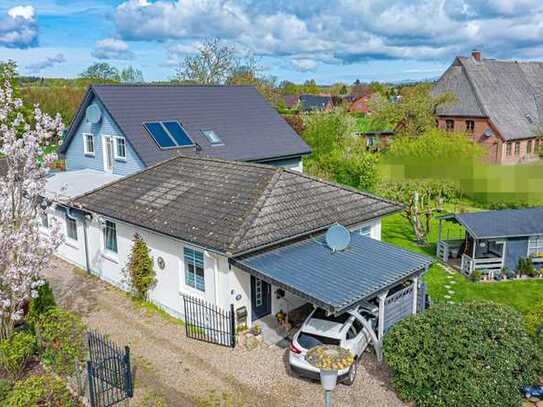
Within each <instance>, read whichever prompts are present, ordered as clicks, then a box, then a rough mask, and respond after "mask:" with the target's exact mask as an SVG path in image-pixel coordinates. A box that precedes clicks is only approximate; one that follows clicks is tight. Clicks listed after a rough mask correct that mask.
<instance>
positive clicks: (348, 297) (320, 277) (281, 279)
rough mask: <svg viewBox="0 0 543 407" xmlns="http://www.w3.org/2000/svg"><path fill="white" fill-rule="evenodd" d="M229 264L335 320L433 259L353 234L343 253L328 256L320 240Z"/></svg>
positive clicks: (330, 253)
mask: <svg viewBox="0 0 543 407" xmlns="http://www.w3.org/2000/svg"><path fill="white" fill-rule="evenodd" d="M231 262H232V263H234V264H235V265H237V266H238V267H240V268H241V269H243V270H245V271H247V272H249V273H251V274H254V275H255V276H256V277H257V278H260V279H262V280H264V281H267V282H269V283H272V284H274V285H277V286H279V287H283V288H286V289H288V290H290V291H292V292H294V293H295V294H297V295H299V296H301V297H303V298H306V299H307V300H309V301H311V302H312V303H313V304H316V305H318V306H319V307H321V308H324V309H325V310H327V311H329V312H333V313H337V314H339V313H341V312H343V311H345V310H346V309H348V308H349V307H352V306H353V305H355V304H357V303H359V302H360V301H362V300H364V299H370V298H372V297H373V296H375V295H376V294H377V293H379V292H381V291H383V290H386V289H388V288H390V287H392V286H394V285H397V284H398V282H399V281H402V280H404V279H406V278H408V277H409V276H411V275H412V274H414V273H417V272H420V270H421V269H424V268H426V267H428V266H429V265H430V264H431V263H432V259H431V258H430V257H429V256H425V255H422V254H417V253H413V252H410V251H408V250H405V249H401V248H399V247H396V246H393V245H390V244H387V243H383V242H381V241H378V240H375V239H371V238H369V237H363V236H360V235H359V234H357V233H352V235H351V243H350V245H349V247H348V248H347V249H345V250H343V251H338V252H334V253H332V251H331V250H330V249H329V248H328V246H327V245H326V243H325V239H324V236H322V235H321V236H319V237H316V238H309V239H306V240H303V241H300V242H297V243H294V244H290V245H288V246H282V247H279V248H276V249H273V250H268V251H264V252H261V253H256V254H253V255H247V256H245V257H241V258H239V259H233V260H231Z"/></svg>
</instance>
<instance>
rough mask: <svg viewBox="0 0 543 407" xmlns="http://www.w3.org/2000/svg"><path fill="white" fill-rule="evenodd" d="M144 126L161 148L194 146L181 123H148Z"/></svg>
mask: <svg viewBox="0 0 543 407" xmlns="http://www.w3.org/2000/svg"><path fill="white" fill-rule="evenodd" d="M143 126H144V127H145V128H146V129H147V131H148V132H149V134H150V135H151V136H152V137H153V138H154V139H155V141H156V143H157V144H158V145H159V147H161V148H175V147H187V146H192V145H194V143H193V142H192V140H191V138H190V137H189V135H188V134H187V132H186V131H185V129H183V127H182V126H181V123H179V122H176V121H169V122H148V123H144V124H143Z"/></svg>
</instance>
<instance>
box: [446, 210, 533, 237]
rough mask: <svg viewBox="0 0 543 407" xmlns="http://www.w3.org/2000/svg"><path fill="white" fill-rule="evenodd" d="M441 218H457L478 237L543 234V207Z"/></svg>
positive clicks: (471, 213) (460, 214)
mask: <svg viewBox="0 0 543 407" xmlns="http://www.w3.org/2000/svg"><path fill="white" fill-rule="evenodd" d="M440 218H441V219H454V220H456V221H457V222H458V223H460V224H461V225H463V226H464V227H465V228H466V229H467V231H468V232H469V233H470V234H471V235H472V236H473V237H475V238H476V239H488V238H500V237H523V236H534V235H543V208H528V209H506V210H501V211H485V212H470V213H457V214H452V215H445V216H441V217H440Z"/></svg>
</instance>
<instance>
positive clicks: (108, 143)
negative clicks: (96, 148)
mask: <svg viewBox="0 0 543 407" xmlns="http://www.w3.org/2000/svg"><path fill="white" fill-rule="evenodd" d="M103 138H104V171H106V172H112V171H113V139H112V138H111V137H109V136H104V137H103Z"/></svg>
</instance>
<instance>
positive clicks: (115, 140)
mask: <svg viewBox="0 0 543 407" xmlns="http://www.w3.org/2000/svg"><path fill="white" fill-rule="evenodd" d="M119 140H122V141H123V143H124V157H123V156H122V155H119V154H118V151H119V150H118V148H119ZM126 150H127V148H126V139H125V138H124V137H120V136H115V137H114V138H113V158H115V159H116V160H117V161H126V156H127V151H126Z"/></svg>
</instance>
